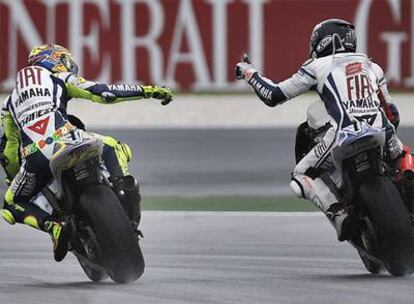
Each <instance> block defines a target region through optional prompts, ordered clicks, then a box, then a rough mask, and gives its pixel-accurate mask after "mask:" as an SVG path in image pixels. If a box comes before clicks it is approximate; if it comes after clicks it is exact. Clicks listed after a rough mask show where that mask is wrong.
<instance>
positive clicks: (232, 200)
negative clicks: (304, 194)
mask: <svg viewBox="0 0 414 304" xmlns="http://www.w3.org/2000/svg"><path fill="white" fill-rule="evenodd" d="M142 204H143V209H144V210H163V211H278V212H292V211H317V209H316V208H315V207H314V205H313V204H312V203H311V202H309V201H306V200H300V199H297V198H294V197H261V196H204V197H179V196H149V197H144V198H143V201H142Z"/></svg>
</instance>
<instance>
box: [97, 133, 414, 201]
mask: <svg viewBox="0 0 414 304" xmlns="http://www.w3.org/2000/svg"><path fill="white" fill-rule="evenodd" d="M98 132H99V133H101V134H109V135H112V136H115V137H116V138H119V139H121V140H123V141H125V142H127V143H128V144H129V145H130V146H131V147H132V149H133V151H134V152H135V155H134V161H133V162H132V163H131V165H130V167H131V173H133V174H134V175H135V176H137V177H139V179H140V183H141V190H142V192H143V193H144V194H145V195H185V196H194V195H211V194H214V195H234V194H237V195H253V196H254V195H263V196H272V195H291V191H290V188H289V181H290V173H291V172H292V170H293V168H294V166H295V158H294V142H295V133H296V130H295V129H292V128H286V129H283V128H281V129H171V130H168V129H152V130H151V129H141V130H98ZM399 134H400V136H401V139H402V140H404V142H407V143H409V144H411V145H412V146H413V147H414V128H400V130H399Z"/></svg>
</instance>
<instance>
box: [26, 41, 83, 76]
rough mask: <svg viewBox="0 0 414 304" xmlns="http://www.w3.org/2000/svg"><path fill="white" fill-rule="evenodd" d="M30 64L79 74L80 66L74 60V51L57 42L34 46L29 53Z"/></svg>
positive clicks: (58, 71) (52, 70)
mask: <svg viewBox="0 0 414 304" xmlns="http://www.w3.org/2000/svg"><path fill="white" fill-rule="evenodd" d="M28 64H29V65H38V66H41V67H44V68H46V69H48V70H49V71H51V72H52V73H60V72H71V73H74V74H78V66H77V64H76V63H75V62H74V61H73V58H72V53H71V52H70V51H69V50H68V49H67V48H65V47H63V46H60V45H57V44H42V45H39V46H37V47H34V48H33V49H32V50H31V51H30V54H29V58H28Z"/></svg>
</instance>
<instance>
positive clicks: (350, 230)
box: [326, 202, 357, 242]
mask: <svg viewBox="0 0 414 304" xmlns="http://www.w3.org/2000/svg"><path fill="white" fill-rule="evenodd" d="M326 216H327V217H328V219H329V220H330V221H331V223H332V225H333V226H334V227H335V230H336V234H337V236H338V241H340V242H343V241H346V240H350V239H351V238H352V236H353V235H354V233H355V232H356V230H357V222H356V220H355V216H354V212H353V208H350V207H348V206H347V205H346V204H345V203H340V202H338V203H334V204H332V205H331V206H330V207H329V208H328V210H327V211H326Z"/></svg>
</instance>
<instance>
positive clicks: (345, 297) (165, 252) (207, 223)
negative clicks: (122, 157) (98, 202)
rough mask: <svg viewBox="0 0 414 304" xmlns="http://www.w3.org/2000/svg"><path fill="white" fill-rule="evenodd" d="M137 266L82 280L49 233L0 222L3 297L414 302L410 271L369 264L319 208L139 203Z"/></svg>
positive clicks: (12, 299)
mask: <svg viewBox="0 0 414 304" xmlns="http://www.w3.org/2000/svg"><path fill="white" fill-rule="evenodd" d="M142 227H143V230H144V234H145V238H144V239H143V240H142V242H141V245H142V246H143V249H144V255H145V257H146V262H147V268H146V272H145V274H144V276H143V277H142V278H141V279H140V280H139V281H137V282H135V283H132V284H129V285H116V284H113V283H111V282H109V281H107V282H104V283H92V282H89V281H88V279H87V278H86V276H85V275H84V274H83V273H82V270H81V268H80V266H79V265H78V264H77V261H76V260H75V258H74V257H73V256H71V255H70V256H68V258H66V259H65V260H64V261H63V262H62V263H60V264H57V263H55V262H54V261H53V258H52V252H51V242H50V240H49V239H48V236H47V235H44V234H41V233H40V232H37V231H35V230H34V229H31V228H29V227H23V226H15V227H12V226H9V225H7V224H5V223H4V222H2V223H1V224H0V242H1V243H0V244H1V251H0V269H1V272H0V299H1V303H19V304H20V303H44V304H47V303H102V304H106V303H108V304H109V303H116V304H120V303H177V304H178V303H180V304H181V303H229V304H230V303H249V304H251V303H306V304H309V303H341V304H345V303H352V304H355V303H359V304H360V303H361V304H365V303H372V304H381V303H384V304H385V303H386V304H389V303H393V304H397V303H412V301H413V296H414V286H413V285H414V276H413V277H405V278H393V277H390V276H388V275H379V276H374V275H370V274H368V273H367V272H366V271H365V270H364V268H363V266H362V263H361V262H360V261H359V258H358V256H357V254H356V252H355V251H354V250H353V249H352V248H351V247H350V246H349V245H347V244H343V243H338V242H336V241H335V234H334V232H333V229H332V228H331V227H330V225H329V223H328V222H327V221H326V220H325V218H323V217H322V216H321V215H320V214H314V213H310V214H309V213H308V214H300V213H297V214H289V213H284V214H278V213H197V212H192V213H191V212H190V213H185V212H170V213H168V212H145V214H144V220H143V226H142Z"/></svg>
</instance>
